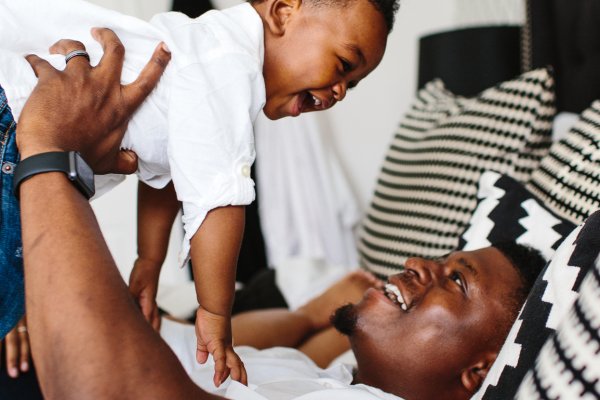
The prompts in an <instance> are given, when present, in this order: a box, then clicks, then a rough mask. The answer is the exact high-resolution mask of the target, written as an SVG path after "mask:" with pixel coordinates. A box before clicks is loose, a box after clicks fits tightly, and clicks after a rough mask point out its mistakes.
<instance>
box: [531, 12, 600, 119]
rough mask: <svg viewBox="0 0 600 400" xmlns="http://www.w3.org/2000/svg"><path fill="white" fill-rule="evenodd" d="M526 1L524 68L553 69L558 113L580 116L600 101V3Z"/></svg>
mask: <svg viewBox="0 0 600 400" xmlns="http://www.w3.org/2000/svg"><path fill="white" fill-rule="evenodd" d="M525 1H526V2H527V24H526V26H525V29H524V32H523V33H524V34H523V44H524V46H523V62H524V66H525V68H526V69H532V68H537V67H543V66H547V65H552V66H553V67H554V71H555V78H556V89H557V106H558V110H559V111H570V112H575V113H580V112H581V111H583V109H585V108H587V107H588V106H589V105H590V104H591V102H592V101H593V100H596V99H600V1H598V0H525Z"/></svg>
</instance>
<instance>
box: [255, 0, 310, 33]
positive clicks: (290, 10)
mask: <svg viewBox="0 0 600 400" xmlns="http://www.w3.org/2000/svg"><path fill="white" fill-rule="evenodd" d="M302 1H303V0H271V1H269V4H268V5H267V10H266V13H265V16H264V20H265V22H266V24H267V27H268V29H269V31H270V32H271V33H272V34H273V35H275V36H281V35H283V34H284V33H285V30H286V28H287V24H288V22H289V21H290V19H291V18H292V16H293V15H294V13H295V12H296V11H298V10H299V9H300V7H301V5H302Z"/></svg>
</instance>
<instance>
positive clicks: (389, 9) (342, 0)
mask: <svg viewBox="0 0 600 400" xmlns="http://www.w3.org/2000/svg"><path fill="white" fill-rule="evenodd" d="M261 1H264V0H250V2H251V3H260V2H261ZM303 1H305V2H306V4H310V5H312V6H315V7H323V6H325V7H346V6H348V5H350V4H351V3H353V2H355V1H358V0H303ZM369 2H370V3H371V4H373V7H375V9H376V10H377V11H379V12H380V13H381V15H382V16H383V19H384V20H385V25H386V27H387V32H388V34H389V33H390V32H391V31H392V28H393V27H394V20H395V19H396V12H397V11H398V9H399V8H400V0H369Z"/></svg>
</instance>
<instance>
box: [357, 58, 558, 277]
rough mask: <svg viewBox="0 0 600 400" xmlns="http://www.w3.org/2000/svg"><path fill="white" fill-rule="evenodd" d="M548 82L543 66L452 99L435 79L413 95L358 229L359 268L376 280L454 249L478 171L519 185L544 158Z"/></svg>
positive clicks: (550, 111)
mask: <svg viewBox="0 0 600 400" xmlns="http://www.w3.org/2000/svg"><path fill="white" fill-rule="evenodd" d="M554 114H555V108H554V83H553V79H552V77H551V76H550V74H549V73H548V71H547V70H545V69H540V70H535V71H531V72H528V73H526V74H523V75H521V76H520V77H518V78H516V79H514V80H512V81H508V82H504V83H501V84H499V85H497V86H495V87H493V88H490V89H488V90H486V91H484V92H482V93H481V94H480V95H478V96H477V97H475V98H470V99H466V98H460V97H456V96H454V95H453V94H452V93H450V92H448V91H447V90H446V89H445V88H444V86H443V84H442V82H441V81H439V80H436V81H433V82H430V83H429V84H427V85H426V87H425V88H424V89H422V90H421V91H419V93H418V96H417V99H416V101H415V103H414V104H413V106H412V107H411V109H410V111H409V112H408V113H407V114H406V116H405V118H404V120H403V121H402V123H401V124H400V126H399V128H398V130H397V132H396V134H395V136H394V138H393V140H392V143H391V145H390V148H389V151H388V153H387V155H386V157H385V160H384V163H383V167H382V169H381V173H380V175H379V179H378V181H377V185H376V188H375V194H374V197H373V199H372V202H371V205H370V207H369V209H368V211H367V214H366V216H365V218H364V220H363V223H362V225H361V228H360V229H359V239H358V248H359V251H360V255H361V266H362V267H363V268H366V269H367V270H370V271H372V272H374V273H375V274H377V275H380V276H386V275H390V274H392V273H395V272H397V270H398V269H401V268H402V267H403V265H404V262H405V260H406V259H407V258H408V257H411V256H424V257H439V256H442V255H444V254H446V253H448V252H450V251H452V250H454V249H455V248H456V247H457V245H458V238H459V236H460V233H461V232H462V231H463V230H464V228H465V226H466V225H467V222H468V221H469V218H470V217H471V214H472V212H473V210H474V209H475V206H476V204H477V182H478V180H479V177H480V175H481V174H482V173H483V172H484V171H486V170H490V169H491V170H495V171H499V172H501V173H509V174H511V175H512V176H514V177H515V178H516V179H518V180H519V181H522V182H526V181H528V180H529V178H530V175H531V172H532V171H533V170H534V169H536V168H537V167H538V165H539V161H540V160H541V158H542V157H543V156H545V155H546V154H547V153H548V148H549V147H550V144H551V138H550V129H551V121H552V118H553V116H554Z"/></svg>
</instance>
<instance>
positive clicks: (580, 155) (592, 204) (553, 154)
mask: <svg viewBox="0 0 600 400" xmlns="http://www.w3.org/2000/svg"><path fill="white" fill-rule="evenodd" d="M527 187H528V189H529V190H531V191H532V192H533V193H535V195H536V196H537V197H539V198H540V199H542V200H544V202H545V203H546V204H547V205H548V207H550V208H551V209H552V210H553V211H555V212H556V213H558V214H559V215H562V216H563V217H565V218H568V219H569V220H571V221H573V222H575V223H577V224H580V223H581V222H583V220H585V218H587V217H588V216H589V215H590V214H591V213H592V212H594V211H596V210H598V209H600V101H595V102H594V103H593V104H592V105H591V106H590V107H589V108H588V109H587V110H585V111H584V112H583V113H582V114H581V117H580V119H579V121H578V122H577V123H576V124H575V126H573V128H571V130H570V131H569V133H567V136H566V137H565V138H564V139H562V140H560V141H558V142H556V143H554V144H552V147H551V148H550V153H549V154H548V155H547V156H545V157H544V158H543V159H542V162H541V163H540V166H539V168H538V169H537V170H536V171H534V172H533V174H532V176H531V181H530V182H529V183H528V185H527Z"/></svg>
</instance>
